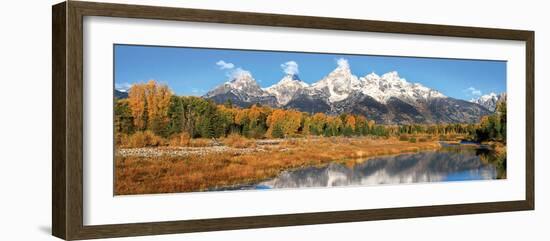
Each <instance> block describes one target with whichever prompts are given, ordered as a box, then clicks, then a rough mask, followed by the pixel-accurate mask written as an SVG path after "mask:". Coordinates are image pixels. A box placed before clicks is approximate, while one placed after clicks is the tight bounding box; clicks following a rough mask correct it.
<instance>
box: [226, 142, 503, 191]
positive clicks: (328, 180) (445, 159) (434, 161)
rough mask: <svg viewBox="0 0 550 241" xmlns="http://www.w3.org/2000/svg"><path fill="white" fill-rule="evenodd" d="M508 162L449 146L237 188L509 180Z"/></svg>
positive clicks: (488, 153)
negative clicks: (506, 166)
mask: <svg viewBox="0 0 550 241" xmlns="http://www.w3.org/2000/svg"><path fill="white" fill-rule="evenodd" d="M505 163H506V162H505V160H498V159H496V155H493V154H492V153H491V151H489V150H487V149H484V148H482V147H480V146H472V145H445V147H443V148H442V149H440V150H438V151H428V152H420V153H415V154H402V155H395V156H386V157H378V158H373V159H369V160H366V161H364V162H361V163H357V164H354V165H344V164H340V163H331V164H329V165H327V166H323V167H308V168H304V169H299V170H294V171H287V172H283V173H282V174H281V175H280V176H279V177H277V178H274V179H271V180H267V181H263V182H261V183H257V184H254V185H245V186H240V187H237V188H236V189H264V188H303V187H332V186H350V185H380V184H400V183H421V182H443V181H466V180H488V179H501V178H505V177H506V174H505V173H506V170H505ZM503 164H504V165H503Z"/></svg>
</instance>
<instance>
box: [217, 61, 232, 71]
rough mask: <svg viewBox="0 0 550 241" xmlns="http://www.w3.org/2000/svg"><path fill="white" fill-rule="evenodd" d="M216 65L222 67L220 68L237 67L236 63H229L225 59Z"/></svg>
mask: <svg viewBox="0 0 550 241" xmlns="http://www.w3.org/2000/svg"><path fill="white" fill-rule="evenodd" d="M216 65H217V66H219V67H220V69H233V68H235V65H234V64H233V63H228V62H225V61H223V60H220V61H218V62H216Z"/></svg>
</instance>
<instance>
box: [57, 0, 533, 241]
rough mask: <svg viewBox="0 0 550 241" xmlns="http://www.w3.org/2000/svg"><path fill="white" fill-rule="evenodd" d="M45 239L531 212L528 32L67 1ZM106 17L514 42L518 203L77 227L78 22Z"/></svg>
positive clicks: (60, 25)
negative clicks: (519, 46)
mask: <svg viewBox="0 0 550 241" xmlns="http://www.w3.org/2000/svg"><path fill="white" fill-rule="evenodd" d="M52 11H53V14H52V27H53V30H52V31H53V32H52V35H53V37H52V38H53V40H52V62H53V66H52V81H53V86H52V87H53V90H52V91H53V93H52V94H53V99H52V104H53V113H52V118H53V120H52V131H53V135H52V143H53V147H52V233H53V235H54V236H56V237H59V238H62V239H66V240H77V239H93V238H110V237H123V236H138V235H156V234H173V233H187V232H204V231H214V230H231V229H248V228H265V227H280V226H293V225H311V224H325V223H341V222H357V221H369V220H384V219H400V218H414V217H431V216H443V215H460V214H474V213H492V212H505V211H520V210H533V209H534V202H535V198H534V194H535V188H534V174H535V172H534V147H535V145H534V140H535V139H534V120H535V119H534V110H535V109H534V93H535V91H534V65H535V64H534V59H535V58H534V53H535V52H534V40H535V37H534V32H533V31H523V30H508V29H491V28H476V27H461V26H444V25H432V24H416V23H401V22H385V21H369V20H356V19H339V18H325V17H307V16H291V15H275V14H263V13H245V12H229V11H213V10H198V9H183V8H169V7H154V6H138V5H122V4H109V3H94V2H77V1H68V2H63V3H59V4H57V5H55V6H53V8H52ZM84 16H107V17H116V18H141V19H159V20H174V21H191V22H207V23H230V24H244V25H259V26H280V27H299V28H312V29H329V30H348V31H365V32H380V33H399V34H416V35H433V36H451V37H464V38H480V39H498V40H518V41H524V42H525V43H526V45H525V46H526V48H525V58H526V59H525V61H526V68H525V69H526V71H525V77H526V105H527V106H526V109H527V112H526V113H525V115H526V116H525V118H526V132H525V133H526V143H525V147H526V156H525V165H526V170H525V171H526V173H525V174H526V175H525V177H526V180H525V190H526V192H525V200H519V201H502V202H489V203H473V204H456V205H454V204H453V205H437V206H421V207H402V208H384V209H369V210H353V211H351V210H350V211H336V212H316V213H301V214H285V215H268V216H250V217H235V218H215V219H202V220H181V221H168V222H152V223H132V224H109V225H96V226H87V225H84V224H83V208H84V207H83V168H84V167H83V121H84V120H83V88H84V85H83V17H84Z"/></svg>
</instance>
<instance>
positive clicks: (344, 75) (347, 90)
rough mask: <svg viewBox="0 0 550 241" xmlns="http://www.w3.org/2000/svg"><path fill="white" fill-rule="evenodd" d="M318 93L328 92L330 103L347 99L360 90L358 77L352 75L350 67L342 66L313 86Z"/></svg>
mask: <svg viewBox="0 0 550 241" xmlns="http://www.w3.org/2000/svg"><path fill="white" fill-rule="evenodd" d="M312 87H313V89H314V90H315V91H317V92H319V91H321V92H323V91H328V93H325V94H326V95H328V100H329V102H337V101H341V100H344V99H346V98H347V97H348V96H349V94H351V93H352V92H353V91H355V90H358V89H359V88H360V82H359V79H358V78H357V76H355V75H353V74H352V73H351V69H350V68H349V65H340V66H338V67H337V68H336V69H334V70H333V71H332V72H330V73H329V74H328V75H327V76H326V77H324V78H323V79H321V80H319V82H317V83H315V84H313V85H312Z"/></svg>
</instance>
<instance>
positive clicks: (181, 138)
mask: <svg viewBox="0 0 550 241" xmlns="http://www.w3.org/2000/svg"><path fill="white" fill-rule="evenodd" d="M189 143H191V136H190V135H189V134H188V133H187V132H182V133H180V134H178V135H175V136H173V137H172V138H170V141H169V146H189Z"/></svg>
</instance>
